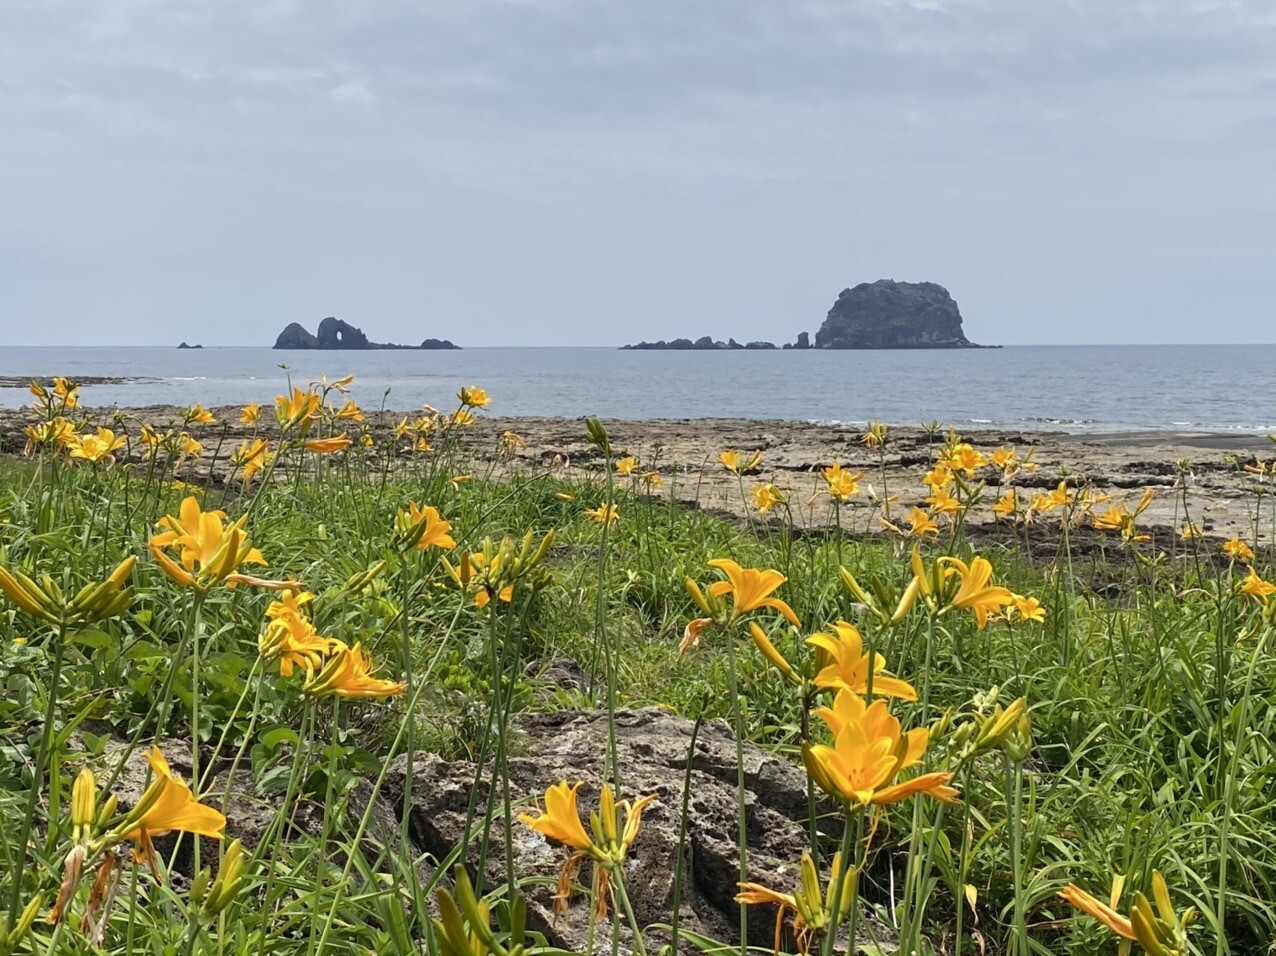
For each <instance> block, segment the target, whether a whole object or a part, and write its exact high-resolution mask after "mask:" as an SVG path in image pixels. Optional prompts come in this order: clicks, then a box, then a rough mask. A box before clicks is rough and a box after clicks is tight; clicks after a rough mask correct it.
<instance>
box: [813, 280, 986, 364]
mask: <svg viewBox="0 0 1276 956" xmlns="http://www.w3.org/2000/svg"><path fill="white" fill-rule="evenodd" d="M815 346H816V348H821V349H918V348H923V349H944V348H976V347H977V346H975V345H973V343H971V342H970V341H968V340H967V338H966V336H965V334H964V333H963V332H962V328H961V311H960V310H959V309H958V308H957V303H956V302H954V301H953V298H952V296H950V295H949V294H948V290H947V289H945V288H944V287H943V286H941V285H936V284H935V283H933V282H895V281H893V280H891V279H879V280H877V281H876V282H871V283H870V282H863V283H860V284H859V285H857V286H856V287H855V288H853V289H843V290H842V293H841V295H839V296H838V297H837V301H836V302H835V303H833V308H831V309H829V313H828V318H826V319H825V320H824V324H823V325H821V326H820V330H819V331H818V332H816V333H815Z"/></svg>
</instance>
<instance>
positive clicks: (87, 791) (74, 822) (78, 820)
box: [71, 767, 97, 843]
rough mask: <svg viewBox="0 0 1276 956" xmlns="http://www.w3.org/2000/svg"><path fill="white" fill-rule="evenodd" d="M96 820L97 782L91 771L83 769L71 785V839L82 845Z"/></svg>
mask: <svg viewBox="0 0 1276 956" xmlns="http://www.w3.org/2000/svg"><path fill="white" fill-rule="evenodd" d="M96 819H97V780H96V778H94V776H93V771H92V770H90V769H89V768H88V767H85V768H84V769H83V770H81V771H80V772H79V774H78V775H77V776H76V778H75V783H74V784H72V785H71V831H72V836H71V839H73V840H75V841H76V842H77V843H83V842H85V841H86V839H87V838H88V836H89V834H88V832H87V831H88V830H89V829H90V828H91V827H92V826H93V823H94V822H95V821H96Z"/></svg>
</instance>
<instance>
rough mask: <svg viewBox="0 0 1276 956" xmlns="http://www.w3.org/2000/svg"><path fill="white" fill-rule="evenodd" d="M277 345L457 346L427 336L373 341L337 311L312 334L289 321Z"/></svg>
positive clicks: (347, 347)
mask: <svg viewBox="0 0 1276 956" xmlns="http://www.w3.org/2000/svg"><path fill="white" fill-rule="evenodd" d="M273 347H274V348H277V349H331V350H334V351H335V350H339V349H345V350H366V349H417V348H420V349H457V348H460V346H459V345H453V344H452V343H451V342H449V341H448V340H447V339H426V340H425V341H423V342H422V343H421V344H420V345H395V344H394V343H392V342H373V341H371V340H369V338H368V336H367V335H366V334H365V333H364V331H363V329H361V328H359V327H358V326H356V325H351V324H350V323H349V322H346V321H344V320H342V319H338V318H337V317H336V316H334V315H330V316H328V317H327V318H326V319H324V320H323V321H322V322H320V323H319V334H318V335H311V334H310V333H309V332H308V331H306V329H305V328H304V327H303V326H302V325H301V324H300V323H298V322H291V323H289V325H288V327H287V328H285V329H284V330H283V331H282V332H280V333H279V338H277V339H275V344H274V346H273Z"/></svg>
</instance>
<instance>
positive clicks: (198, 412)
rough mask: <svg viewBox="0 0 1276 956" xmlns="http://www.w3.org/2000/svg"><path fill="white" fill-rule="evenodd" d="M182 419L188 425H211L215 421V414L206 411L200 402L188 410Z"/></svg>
mask: <svg viewBox="0 0 1276 956" xmlns="http://www.w3.org/2000/svg"><path fill="white" fill-rule="evenodd" d="M182 417H183V418H184V419H185V421H186V424H188V425H211V424H212V423H213V422H214V421H215V419H214V418H213V413H212V412H210V411H209V410H208V409H206V408H205V407H204V406H203V404H201V403H200V402H196V403H195V404H194V405H192V406H191V407H190V408H188V409H186V412H185V414H184V415H183V416H182Z"/></svg>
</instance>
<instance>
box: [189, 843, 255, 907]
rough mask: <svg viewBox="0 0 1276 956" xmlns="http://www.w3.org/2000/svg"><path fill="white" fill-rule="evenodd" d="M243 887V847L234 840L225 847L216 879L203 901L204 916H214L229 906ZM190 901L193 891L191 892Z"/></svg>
mask: <svg viewBox="0 0 1276 956" xmlns="http://www.w3.org/2000/svg"><path fill="white" fill-rule="evenodd" d="M243 885H244V845H243V843H241V842H240V841H239V840H235V841H234V842H233V843H231V845H230V846H228V847H226V852H225V854H224V855H223V856H222V862H221V866H220V867H218V868H217V879H215V880H214V881H213V885H212V888H211V889H210V890H209V893H208V897H207V899H205V900H204V906H203V911H204V915H205V916H216V915H217V914H218V913H220V912H221V911H222V910H224V909H225V908H226V907H227V906H229V905H230V904H231V903H232V902H233V901H234V899H235V897H236V896H238V895H239V891H240V889H242V888H243ZM192 900H194V891H193V890H192Z"/></svg>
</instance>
